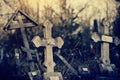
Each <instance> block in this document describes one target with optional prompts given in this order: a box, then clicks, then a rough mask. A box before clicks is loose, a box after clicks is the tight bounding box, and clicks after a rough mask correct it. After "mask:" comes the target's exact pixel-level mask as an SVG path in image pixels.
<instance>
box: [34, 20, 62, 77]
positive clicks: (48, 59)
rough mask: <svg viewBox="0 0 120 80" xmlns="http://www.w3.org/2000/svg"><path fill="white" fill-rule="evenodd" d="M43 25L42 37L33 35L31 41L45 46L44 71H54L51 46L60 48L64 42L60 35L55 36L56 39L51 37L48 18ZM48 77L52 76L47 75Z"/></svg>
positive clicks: (51, 25)
mask: <svg viewBox="0 0 120 80" xmlns="http://www.w3.org/2000/svg"><path fill="white" fill-rule="evenodd" d="M44 27H45V28H44V38H43V39H41V38H40V37H39V36H35V37H34V38H33V40H32V41H33V43H34V44H35V45H36V47H40V46H44V47H45V53H44V65H45V66H46V68H47V69H46V73H54V67H55V62H54V60H53V50H52V48H53V47H58V48H61V47H62V45H63V44H64V42H63V40H62V39H61V38H60V37H57V38H56V39H54V38H52V33H51V32H52V27H53V24H52V23H51V22H50V21H49V20H46V21H45V23H44ZM49 75H50V74H49ZM55 75H56V74H55ZM49 79H52V78H50V77H49Z"/></svg>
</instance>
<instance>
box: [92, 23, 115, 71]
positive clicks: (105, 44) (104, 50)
mask: <svg viewBox="0 0 120 80" xmlns="http://www.w3.org/2000/svg"><path fill="white" fill-rule="evenodd" d="M103 25H104V28H103V29H102V30H103V34H102V35H98V33H96V32H95V33H93V34H92V39H93V40H94V41H95V42H97V41H101V42H102V43H101V61H102V64H100V69H101V71H104V70H108V71H113V69H112V68H113V67H114V64H111V63H110V56H109V54H110V52H109V44H110V43H113V37H111V36H109V24H108V23H107V22H106V21H103ZM97 31H98V30H97Z"/></svg>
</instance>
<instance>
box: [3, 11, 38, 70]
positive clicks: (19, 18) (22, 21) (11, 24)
mask: <svg viewBox="0 0 120 80" xmlns="http://www.w3.org/2000/svg"><path fill="white" fill-rule="evenodd" d="M34 26H37V23H36V22H34V20H32V18H30V17H29V16H27V15H26V14H25V13H23V12H22V11H21V10H18V9H17V10H16V12H15V13H14V14H13V15H12V17H11V18H10V20H9V21H8V23H7V24H6V26H5V27H4V30H15V29H18V28H19V29H20V31H21V35H22V38H23V45H24V48H25V49H30V46H29V42H28V39H27V35H26V33H25V27H26V28H27V27H34ZM30 50H31V49H30ZM26 53H27V58H28V60H32V55H31V53H32V52H28V51H26ZM29 67H30V71H35V64H34V62H33V61H32V62H30V66H29Z"/></svg>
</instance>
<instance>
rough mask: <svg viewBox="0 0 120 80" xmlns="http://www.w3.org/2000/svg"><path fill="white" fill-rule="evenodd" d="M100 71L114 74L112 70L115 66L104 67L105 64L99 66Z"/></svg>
mask: <svg viewBox="0 0 120 80" xmlns="http://www.w3.org/2000/svg"><path fill="white" fill-rule="evenodd" d="M99 66H100V71H101V72H106V71H107V72H114V69H115V65H114V64H109V65H106V64H100V65H99Z"/></svg>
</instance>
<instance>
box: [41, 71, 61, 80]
mask: <svg viewBox="0 0 120 80" xmlns="http://www.w3.org/2000/svg"><path fill="white" fill-rule="evenodd" d="M43 78H44V80H63V78H62V74H61V73H60V72H46V73H44V76H43Z"/></svg>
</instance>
